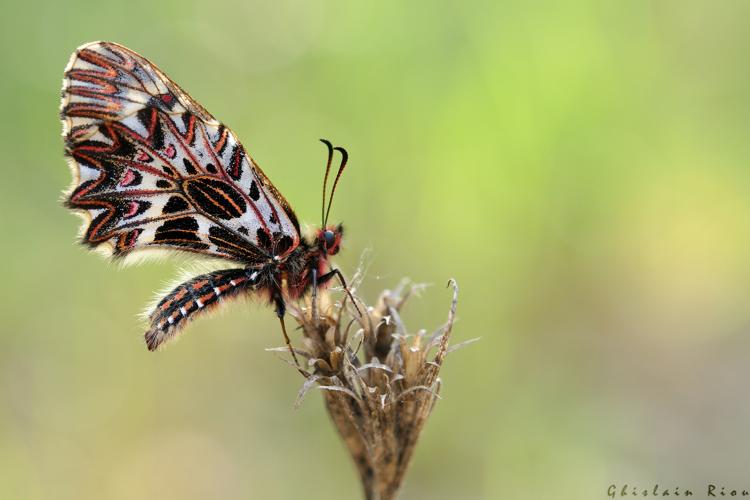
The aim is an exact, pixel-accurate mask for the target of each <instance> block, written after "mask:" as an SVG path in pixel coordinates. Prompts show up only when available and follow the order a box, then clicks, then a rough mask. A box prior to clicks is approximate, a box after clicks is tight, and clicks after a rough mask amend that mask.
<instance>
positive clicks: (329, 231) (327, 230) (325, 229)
mask: <svg viewBox="0 0 750 500" xmlns="http://www.w3.org/2000/svg"><path fill="white" fill-rule="evenodd" d="M320 142H322V143H323V144H325V146H326V147H327V148H328V161H327V162H326V172H325V176H324V177H323V206H322V209H321V214H320V215H321V219H322V221H321V226H320V229H319V230H318V233H317V236H316V242H317V245H318V248H319V249H320V251H321V252H322V253H323V255H324V256H329V255H336V254H337V253H339V249H340V246H341V238H342V237H343V235H344V226H342V225H341V224H339V225H337V226H334V225H328V215H329V214H330V213H331V203H333V194H334V193H335V192H336V186H337V185H338V183H339V179H340V178H341V174H342V173H343V172H344V168H345V167H346V162H347V160H348V159H349V154H348V153H347V152H346V150H345V149H344V148H341V147H333V145H332V144H331V143H330V142H329V141H327V140H325V139H321V140H320ZM335 151H338V152H339V153H341V165H339V169H338V171H337V172H336V177H335V178H334V181H333V186H332V187H331V193H330V197H329V198H328V204H326V185H327V184H328V174H329V173H330V171H331V160H333V153H334V152H335Z"/></svg>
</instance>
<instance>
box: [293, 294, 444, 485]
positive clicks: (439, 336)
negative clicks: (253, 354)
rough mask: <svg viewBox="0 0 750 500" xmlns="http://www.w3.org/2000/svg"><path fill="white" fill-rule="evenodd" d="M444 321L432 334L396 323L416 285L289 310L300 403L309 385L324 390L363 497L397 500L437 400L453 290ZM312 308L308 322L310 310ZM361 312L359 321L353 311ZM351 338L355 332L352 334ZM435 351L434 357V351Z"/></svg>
mask: <svg viewBox="0 0 750 500" xmlns="http://www.w3.org/2000/svg"><path fill="white" fill-rule="evenodd" d="M449 286H452V287H453V300H452V302H451V307H450V310H449V313H448V321H447V322H446V323H445V324H444V325H443V326H442V327H441V328H439V329H438V330H437V331H436V332H435V333H434V334H433V335H431V336H427V335H426V334H425V332H424V331H423V330H422V331H419V332H418V333H416V334H414V335H408V334H407V333H406V328H405V326H404V325H403V323H402V321H401V318H400V314H399V313H400V311H401V308H402V307H403V305H404V303H405V302H406V300H407V298H408V297H409V296H411V295H412V294H413V292H415V291H418V290H419V289H420V288H421V287H419V286H418V285H408V284H407V283H406V282H404V283H402V284H401V285H400V286H399V287H398V288H397V289H396V290H394V291H390V290H386V291H384V292H383V293H382V294H381V296H380V298H379V299H378V302H377V304H376V305H375V306H374V307H366V306H365V304H364V303H363V302H361V300H360V299H358V298H356V297H355V300H357V302H358V304H359V307H358V308H354V307H352V304H351V302H350V303H347V301H346V297H345V298H344V299H343V303H342V304H340V305H337V304H332V303H331V302H330V297H329V295H328V294H327V293H321V294H320V295H319V299H320V303H319V304H317V307H315V308H313V307H310V306H311V304H309V303H308V304H307V307H304V308H302V307H292V308H291V309H290V311H291V314H292V316H293V317H294V318H295V319H296V320H297V322H298V323H299V324H300V326H301V327H302V330H303V333H304V349H295V351H296V352H297V354H298V355H300V356H302V357H303V358H306V359H307V360H308V367H309V371H307V372H305V373H304V374H305V376H306V380H305V383H304V386H303V388H302V390H301V391H300V395H299V398H298V404H299V403H300V402H301V400H302V398H303V397H304V395H305V394H306V393H307V392H308V391H309V389H311V388H312V387H315V386H317V387H318V388H319V389H321V390H322V391H323V397H324V402H325V405H326V408H327V409H328V413H329V415H330V417H331V421H332V422H333V424H334V426H335V427H336V429H337V431H338V433H339V435H340V436H341V437H342V439H343V441H344V444H345V445H346V448H347V450H348V451H349V454H350V455H351V457H352V459H353V460H354V463H355V465H356V467H357V470H358V472H359V475H360V479H361V482H362V486H363V490H364V496H365V498H366V499H368V500H391V499H393V498H395V497H396V495H397V494H398V491H399V489H400V488H401V485H402V484H403V481H404V476H405V474H406V471H407V469H408V466H409V462H410V461H411V457H412V455H413V454H414V450H415V448H416V444H417V441H418V439H419V435H420V433H421V431H422V429H423V428H424V425H425V423H426V421H427V419H428V417H429V415H430V412H431V411H432V408H433V407H434V405H435V402H436V400H437V399H438V398H439V395H438V394H439V392H440V388H441V381H440V379H439V377H438V374H439V372H440V368H441V367H442V364H443V361H444V359H445V356H446V354H447V353H448V352H449V349H448V340H449V337H450V334H451V329H452V327H453V323H454V320H455V315H456V305H457V300H458V286H457V285H456V283H455V282H454V281H453V280H451V281H450V282H449ZM313 309H316V310H317V313H318V315H317V317H313V315H312V312H311V311H312V310H313ZM357 309H358V310H361V311H366V312H364V313H363V314H362V315H361V316H360V315H359V314H358V313H357V312H356V311H357ZM355 329H356V331H354V332H353V333H352V330H355ZM433 352H434V354H432V353H433Z"/></svg>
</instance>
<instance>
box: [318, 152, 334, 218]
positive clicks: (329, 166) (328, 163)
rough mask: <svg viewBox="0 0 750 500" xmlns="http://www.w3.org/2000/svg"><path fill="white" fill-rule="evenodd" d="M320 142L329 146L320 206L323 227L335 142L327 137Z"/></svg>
mask: <svg viewBox="0 0 750 500" xmlns="http://www.w3.org/2000/svg"><path fill="white" fill-rule="evenodd" d="M320 142H322V143H323V144H325V145H326V147H327V148H328V161H327V162H326V174H325V177H323V205H322V206H321V208H320V222H321V224H322V226H321V227H325V225H326V224H325V220H326V215H325V214H326V184H327V183H328V173H329V172H330V171H331V160H333V144H331V143H330V142H329V141H327V140H326V139H321V140H320Z"/></svg>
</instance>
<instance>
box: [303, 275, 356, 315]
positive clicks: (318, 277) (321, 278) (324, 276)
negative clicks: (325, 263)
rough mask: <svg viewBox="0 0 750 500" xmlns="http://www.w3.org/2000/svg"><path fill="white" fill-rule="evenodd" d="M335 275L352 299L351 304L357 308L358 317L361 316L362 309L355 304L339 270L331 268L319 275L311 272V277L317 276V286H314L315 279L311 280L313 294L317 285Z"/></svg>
mask: <svg viewBox="0 0 750 500" xmlns="http://www.w3.org/2000/svg"><path fill="white" fill-rule="evenodd" d="M334 276H335V277H337V278H338V279H339V283H341V286H343V287H344V291H346V294H347V295H348V296H349V299H350V300H351V301H352V304H354V308H355V309H356V310H357V313H359V315H360V317H361V316H362V311H361V310H360V309H359V306H358V305H357V301H356V300H354V296H353V295H352V292H351V291H350V290H349V287H348V286H347V284H346V280H345V279H344V275H343V274H341V271H339V270H338V269H333V270H331V271H329V272H327V273H325V274H322V275H320V276H316V274H313V278H314V279H315V278H317V286H315V281H313V294H315V289H316V288H317V287H318V286H322V285H324V284H325V283H326V282H328V281H330V280H331V278H333V277H334ZM314 298H315V295H313V299H314Z"/></svg>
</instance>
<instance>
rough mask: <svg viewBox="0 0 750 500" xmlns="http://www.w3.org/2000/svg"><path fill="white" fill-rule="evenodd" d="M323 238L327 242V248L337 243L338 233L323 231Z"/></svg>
mask: <svg viewBox="0 0 750 500" xmlns="http://www.w3.org/2000/svg"><path fill="white" fill-rule="evenodd" d="M323 239H324V240H325V242H326V248H331V247H333V245H334V244H335V243H336V235H335V234H333V231H330V230H329V231H325V232H324V233H323Z"/></svg>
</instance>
